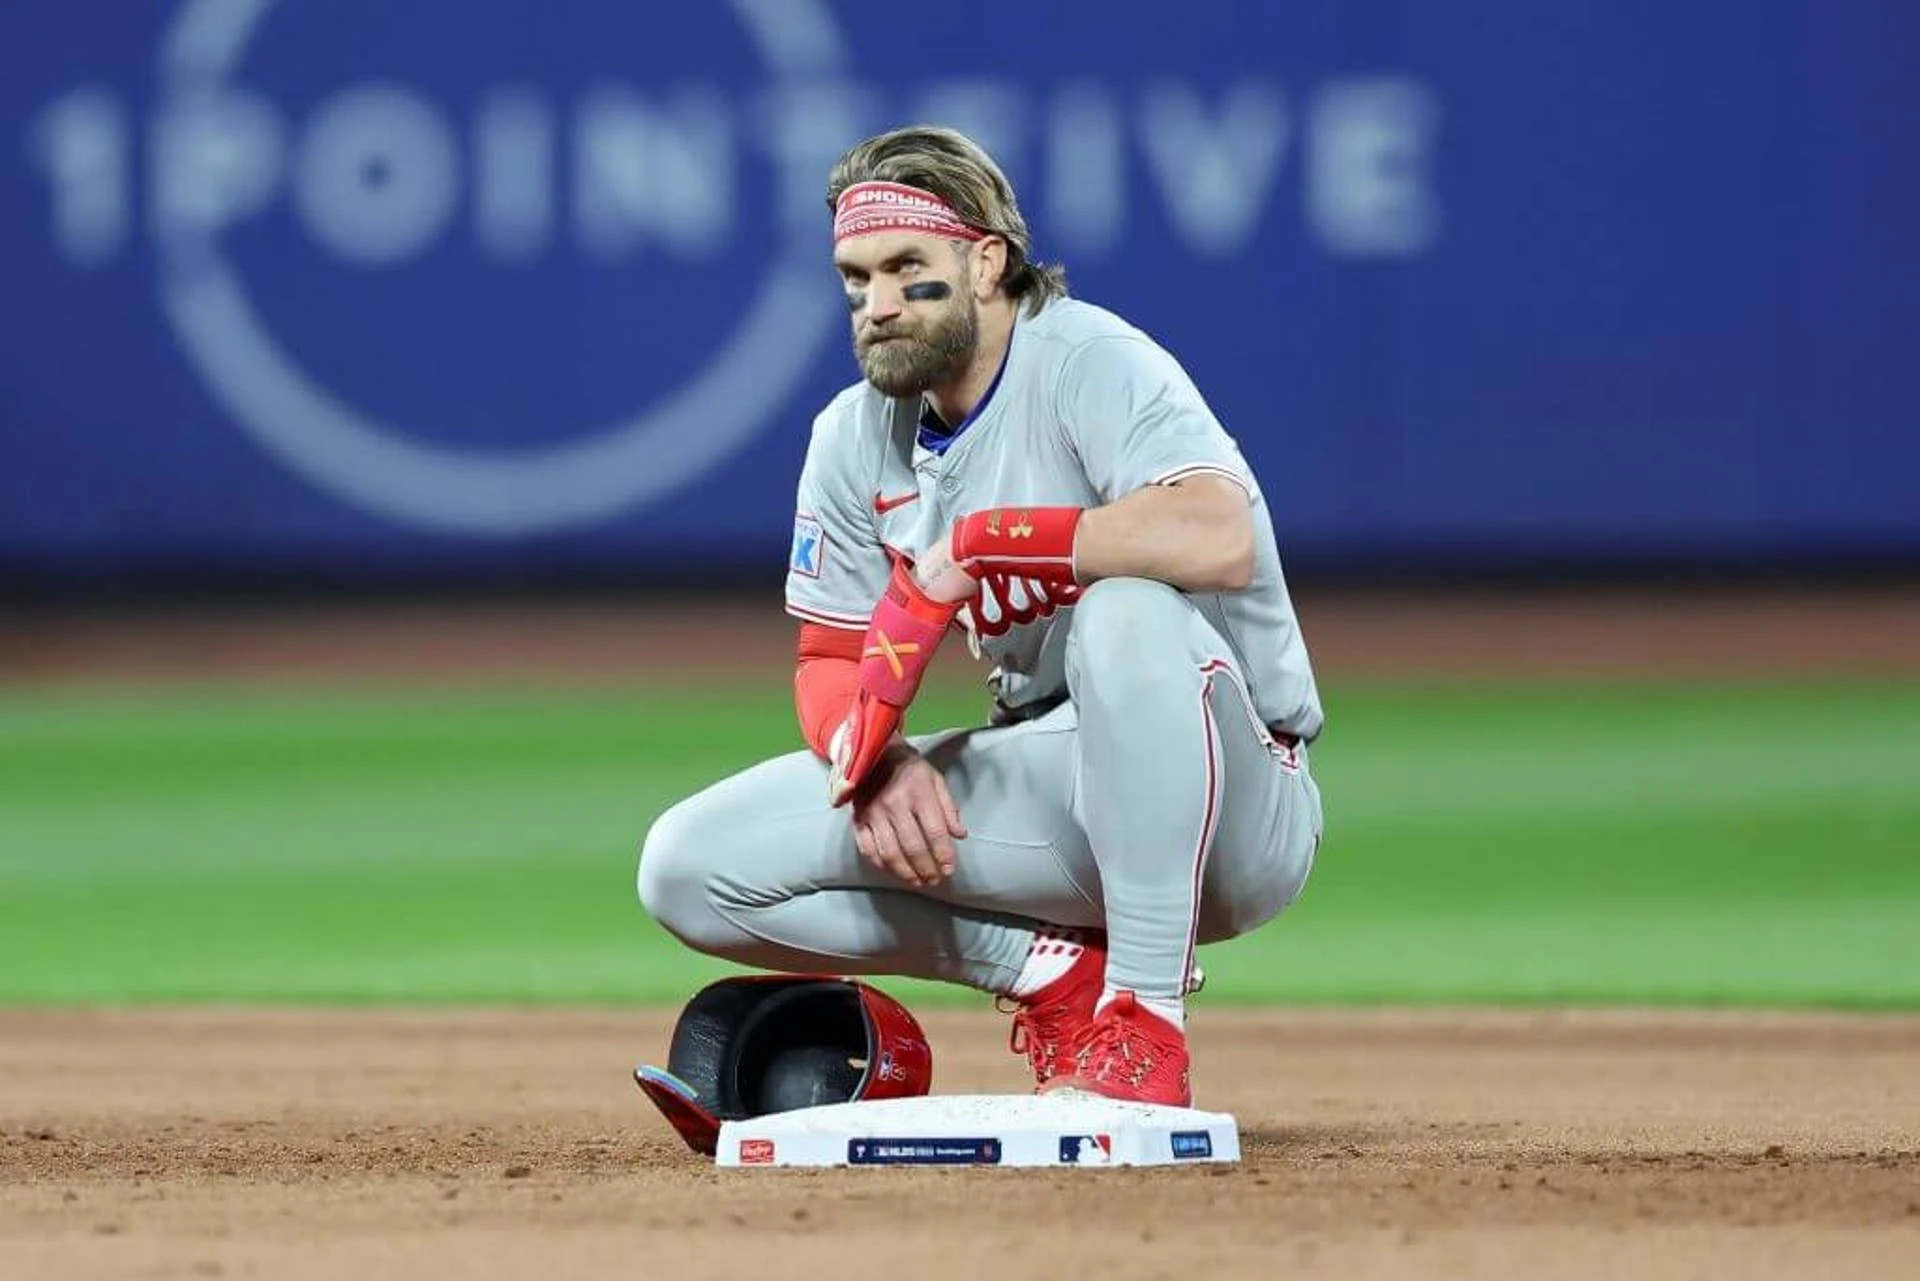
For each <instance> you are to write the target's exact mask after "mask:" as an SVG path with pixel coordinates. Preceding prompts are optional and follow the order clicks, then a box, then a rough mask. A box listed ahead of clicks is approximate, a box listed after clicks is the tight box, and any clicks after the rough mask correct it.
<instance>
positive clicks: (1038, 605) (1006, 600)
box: [959, 574, 1080, 649]
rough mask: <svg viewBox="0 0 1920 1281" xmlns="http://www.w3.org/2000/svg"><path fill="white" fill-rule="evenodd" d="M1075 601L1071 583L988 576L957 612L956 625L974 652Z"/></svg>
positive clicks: (1075, 588)
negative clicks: (964, 606)
mask: <svg viewBox="0 0 1920 1281" xmlns="http://www.w3.org/2000/svg"><path fill="white" fill-rule="evenodd" d="M1079 599H1080V588H1079V587H1078V586H1077V585H1076V584H1073V583H1042V582H1039V581H1037V580H1035V579H1031V578H1016V577H1014V576H1013V575H1011V574H988V575H987V576H986V577H984V578H982V579H981V580H980V594H979V595H978V596H975V597H974V598H973V599H972V600H970V601H968V602H967V607H966V608H965V609H964V610H962V611H961V613H960V618H959V622H960V626H961V628H962V630H964V631H965V632H966V633H967V643H968V645H969V646H970V647H973V648H975V649H977V648H978V647H979V644H980V642H981V641H983V640H986V639H989V638H991V637H994V636H1004V635H1006V634H1007V633H1008V632H1010V631H1012V630H1013V629H1014V628H1015V627H1018V626H1020V625H1022V624H1024V623H1031V622H1034V621H1035V620H1037V619H1042V618H1050V617H1052V615H1053V612H1054V611H1055V610H1057V609H1060V608H1061V607H1063V606H1066V605H1071V604H1073V603H1074V602H1075V601H1077V600H1079Z"/></svg>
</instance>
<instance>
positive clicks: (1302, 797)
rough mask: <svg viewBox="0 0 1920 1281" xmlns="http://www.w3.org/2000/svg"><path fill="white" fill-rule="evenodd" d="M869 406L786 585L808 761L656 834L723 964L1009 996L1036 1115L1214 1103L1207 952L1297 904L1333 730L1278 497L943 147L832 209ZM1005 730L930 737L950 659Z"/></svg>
mask: <svg viewBox="0 0 1920 1281" xmlns="http://www.w3.org/2000/svg"><path fill="white" fill-rule="evenodd" d="M828 205H829V207H830V209H831V210H832V213H833V262H834V266H835V267H836V269H837V270H838V272H839V275H840V280H841V283H842V285H843V286H844V288H845V291H846V302H847V308H848V311H849V313H850V315H851V317H852V328H853V347H854V353H855V355H856V357H857V359H858V361H859V364H860V368H861V372H862V373H863V374H864V375H865V377H864V378H863V380H862V381H861V382H859V383H856V384H855V385H853V386H851V387H849V388H847V389H846V390H845V391H843V392H841V393H840V394H839V395H838V396H836V397H835V398H834V399H833V401H832V402H831V403H830V404H828V405H827V407H826V408H825V410H823V411H822V412H821V413H820V414H819V416H818V417H817V418H816V419H815V420H814V424H813V435H812V439H811V442H810V444H809V445H808V449H807V455H806V461H805V464H804V467H803V468H802V471H801V475H800V481H799V494H798V512H797V514H796V516H795V519H794V540H793V545H792V556H791V562H790V564H789V567H788V576H787V585H786V607H787V611H788V612H789V613H790V614H792V615H793V616H795V617H796V618H797V619H798V620H799V642H798V668H797V671H796V674H795V680H794V686H795V696H796V704H797V708H798V712H799V719H800V725H801V729H802V730H803V732H804V736H805V739H806V742H807V746H808V749H810V750H803V751H796V752H794V753H792V754H790V755H786V756H781V757H779V758H777V759H774V760H770V761H767V762H765V763H763V764H760V765H758V766H755V767H753V768H751V769H748V770H746V771H745V772H744V773H741V774H737V775H735V776H734V777H732V778H729V779H726V780H724V781H722V782H720V783H717V784H715V785H713V786H712V787H709V788H707V789H706V790H705V791H703V792H700V793H699V794H697V795H695V796H693V797H691V798H690V799H688V800H685V801H682V802H680V803H679V804H677V805H675V806H674V807H673V808H671V809H670V810H668V811H667V812H666V813H665V814H663V815H662V816H661V817H660V818H659V820H658V821H657V822H656V823H655V824H654V825H653V827H652V829H651V830H650V831H649V832H648V833H647V837H646V841H645V844H644V847H643V849H642V852H641V859H640V871H639V892H640V899H641V902H642V903H643V904H644V905H645V907H646V909H647V911H648V912H649V913H651V914H652V915H653V916H654V917H655V919H657V920H658V921H659V922H660V923H661V924H662V925H664V926H665V927H666V928H667V929H668V930H669V931H671V932H672V933H673V934H674V935H676V936H677V937H678V938H680V939H682V940H683V941H685V942H686V943H687V944H688V945H689V946H691V947H694V948H698V949H699V950H700V951H702V952H706V953H710V954H712V955H715V956H719V957H724V958H727V959H729V960H732V961H735V962H739V963H743V964H746V965H749V966H755V967H760V968H764V969H769V970H779V971H799V972H815V973H818V972H828V973H835V974H849V975H885V974H895V975H911V976H915V977H920V978H928V979H940V980H945V981H948V982H952V983H961V984H966V985H968V986H971V987H974V988H978V989H980V990H982V991H984V992H989V993H994V994H996V995H997V996H1001V997H1005V998H1008V999H1009V1000H1010V1002H1011V1005H1012V1013H1013V1016H1014V1017H1013V1029H1012V1031H1013V1036H1012V1042H1013V1048H1014V1049H1015V1051H1016V1052H1023V1053H1025V1055H1026V1056H1027V1059H1028V1062H1029V1065H1030V1066H1031V1068H1032V1070H1033V1075H1034V1080H1035V1084H1036V1086H1037V1087H1038V1088H1039V1089H1041V1090H1051V1089H1063V1088H1072V1089H1079V1090H1083V1091H1089V1092H1092V1093H1096V1094H1100V1095H1104V1096H1107V1097H1111V1098H1116V1099H1125V1100H1133V1101H1140V1102H1149V1103H1165V1104H1175V1105H1181V1106H1186V1105H1189V1104H1190V1103H1191V1100H1192V1091H1191V1086H1190V1084H1189V1059H1188V1052H1187V1043H1186V1034H1185V1022H1186V998H1187V996H1188V994H1189V992H1190V991H1191V990H1192V987H1193V980H1194V975H1195V970H1194V947H1195V944H1196V943H1206V942H1211V941H1215V940H1219V939H1226V938H1232V937H1234V936H1236V935H1239V934H1242V933H1245V932H1246V931H1248V930H1251V929H1253V928H1255V927H1257V926H1259V925H1261V924H1263V923H1264V922H1266V921H1268V920H1270V919H1272V918H1273V917H1274V916H1276V915H1277V914H1278V913H1280V912H1281V911H1282V910H1283V909H1285V908H1286V907H1287V906H1288V905H1289V904H1291V903H1292V902H1293V901H1294V899H1295V898H1296V897H1297V896H1298V895H1299V893H1300V891H1301V889H1302V887H1303V885H1304V884H1305V882H1306V879H1307V875H1308V872H1309V870H1310V869H1311V867H1312V864H1313V861H1314V856H1315V852H1316V850H1317V849H1318V846H1319V841H1320V833H1321V807H1320V795H1319V790H1318V788H1317V787H1316V786H1315V783H1314V781H1313V778H1312V776H1311V774H1310V773H1309V771H1308V765H1307V744H1308V743H1310V742H1311V741H1312V740H1313V738H1314V737H1315V736H1316V735H1317V734H1318V733H1319V732H1320V728H1321V723H1322V713H1321V708H1320V700H1319V696H1318V693H1317V690H1316V688H1315V684H1314V678H1313V673H1312V669H1311V666H1310V664H1309V662H1308V658H1307V651H1306V646H1305V644H1304V642H1303V640H1302V637H1301V632H1300V627H1299V625H1298V623H1297V622H1296V620H1295V616H1294V610H1293V606H1292V603H1291V601H1290V600H1289V597H1288V593H1287V588H1286V584H1285V581H1284V579H1283V577H1282V574H1281V566H1280V557H1279V553H1278V550H1277V548H1276V546H1275V541H1274V533H1273V528H1272V524H1271V520H1270V517H1269V513H1268V510H1267V505H1266V501H1265V499H1264V498H1263V496H1262V494H1261V490H1260V486H1259V484H1258V482H1257V481H1256V480H1255V478H1254V476H1253V475H1252V473H1251V472H1250V471H1249V469H1248V466H1247V463H1246V461H1245V459H1244V458H1243V457H1242V455H1241V453H1240V450H1239V448H1238V446H1237V445H1236V444H1235V443H1234V441H1233V439H1232V438H1231V437H1230V436H1229V435H1228V433H1227V432H1226V431H1225V430H1224V429H1223V428H1222V426H1221V424H1220V423H1219V422H1218V421H1217V420H1216V419H1215V417H1214V415H1213V413H1212V411H1211V410H1210V409H1209V408H1208V406H1207V403H1206V401H1205V400H1204V399H1203V398H1202V396H1201V394H1200V392H1199V391H1198V390H1197V389H1196V388H1195V387H1194V385H1193V383H1192V382H1191V380H1190V379H1189V378H1188V376H1187V374H1186V373H1185V371H1184V370H1183V369H1182V368H1181V366H1180V364H1179V363H1178V362H1177V361H1176V360H1175V359H1174V358H1173V357H1172V356H1171V355H1169V354H1168V353H1167V351H1166V350H1164V349H1163V348H1162V347H1160V346H1159V345H1158V344H1157V343H1155V342H1154V340H1153V339H1152V338H1150V337H1148V336H1147V335H1146V334H1145V333H1143V332H1141V331H1140V330H1138V329H1136V328H1134V327H1133V326H1131V325H1129V324H1128V323H1126V322H1125V321H1123V320H1122V319H1120V318H1119V317H1118V316H1115V315H1114V314H1112V313H1110V312H1108V311H1104V310H1102V309H1101V308H1099V307H1096V306H1092V305H1090V304H1088V303H1085V302H1081V301H1077V300H1075V299H1073V298H1071V297H1069V296H1068V293H1067V289H1066V285H1065V278H1064V276H1063V274H1062V273H1061V272H1060V270H1059V269H1058V268H1056V267H1051V266H1046V265H1042V264H1039V263H1036V262H1034V261H1033V260H1032V258H1031V256H1030V255H1031V248H1032V247H1031V241H1030V237H1029V235H1028V231H1027V226H1026V223H1025V221H1024V219H1023V218H1022V216H1021V213H1020V210H1019V207H1018V205H1017V203H1016V200H1015V196H1014V192H1013V190H1012V188H1011V186H1010V185H1009V183H1008V182H1007V179H1006V177H1005V176H1004V175H1003V174H1002V173H1001V171H1000V169H999V167H998V166H997V165H996V164H995V162H994V161H993V160H992V158H991V157H989V156H988V155H987V154H986V153H985V152H984V151H983V150H982V149H981V148H980V147H979V146H977V145H976V144H975V143H973V142H972V141H971V140H969V139H968V138H966V137H965V136H963V135H961V134H959V133H956V132H954V131H951V130H947V129H940V128H925V127H916V128H908V129H901V130H897V131H893V132H889V133H886V134H882V135H880V136H878V137H874V138H871V139H869V140H867V141H865V142H862V143H860V144H859V145H858V146H855V147H854V148H853V149H852V150H850V151H849V152H848V153H847V154H846V155H845V156H843V157H842V158H841V159H840V161H839V162H838V164H837V165H836V166H835V168H834V170H833V173H832V176H831V178H830V180H829V183H828ZM955 631H959V632H964V634H965V643H966V644H967V645H968V647H969V648H970V649H971V650H972V651H973V653H974V654H975V656H976V657H983V658H984V659H985V660H986V661H987V662H989V663H991V664H992V672H991V676H990V678H989V683H990V686H991V689H992V693H993V709H992V715H991V717H990V718H989V721H990V723H988V724H985V725H981V726H976V727H971V728H960V729H951V730H947V731H944V732H940V733H934V734H927V735H922V736H912V737H910V736H907V735H905V734H904V733H903V731H902V725H903V719H904V716H905V714H906V711H907V709H908V707H909V706H910V704H911V703H912V700H913V697H914V694H915V692H916V690H917V689H918V687H919V685H920V681H921V678H922V675H923V673H924V672H925V670H926V668H927V666H928V664H929V663H930V662H931V661H932V659H933V657H934V653H935V651H936V649H937V648H938V647H939V646H940V645H941V644H942V643H943V641H944V640H946V638H947V637H948V636H949V634H950V633H952V632H955Z"/></svg>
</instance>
